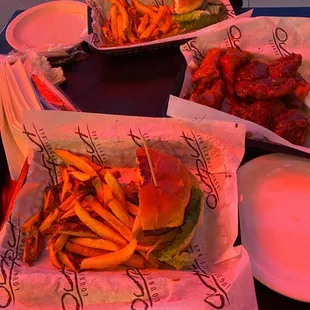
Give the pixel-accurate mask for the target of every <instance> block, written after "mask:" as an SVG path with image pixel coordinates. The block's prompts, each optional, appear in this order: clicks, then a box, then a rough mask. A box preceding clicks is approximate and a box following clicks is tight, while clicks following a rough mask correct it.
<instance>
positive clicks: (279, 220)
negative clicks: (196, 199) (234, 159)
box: [238, 154, 310, 302]
mask: <svg viewBox="0 0 310 310" xmlns="http://www.w3.org/2000/svg"><path fill="white" fill-rule="evenodd" d="M238 182H239V184H238V186H239V212H240V228H241V238H242V243H243V245H244V247H245V248H246V250H247V251H248V253H249V256H250V259H251V263H252V269H253V275H254V277H255V278H256V279H258V280H259V281H261V282H262V283H263V284H265V285H266V286H268V287H269V288H271V289H273V290H275V291H276V292H278V293H280V294H282V295H285V296H288V297H290V298H293V299H297V300H301V301H305V302H310V160H308V159H302V158H298V157H293V156H288V155H283V154H271V155H266V156H262V157H258V158H256V159H254V160H252V161H250V162H248V163H246V164H245V165H244V166H242V167H241V168H240V169H239V171H238Z"/></svg>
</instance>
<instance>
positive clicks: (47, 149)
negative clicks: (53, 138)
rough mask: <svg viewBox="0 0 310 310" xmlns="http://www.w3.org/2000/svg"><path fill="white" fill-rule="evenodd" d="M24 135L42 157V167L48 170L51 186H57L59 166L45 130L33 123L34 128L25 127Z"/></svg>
mask: <svg viewBox="0 0 310 310" xmlns="http://www.w3.org/2000/svg"><path fill="white" fill-rule="evenodd" d="M23 134H24V135H26V136H27V138H28V139H29V140H30V141H31V142H32V143H33V144H34V145H35V146H36V150H37V152H38V153H39V154H40V157H41V165H42V166H43V167H44V168H45V169H47V171H48V174H49V176H50V186H53V185H56V184H57V183H58V176H57V167H58V166H59V164H58V163H57V156H56V154H55V153H54V151H53V147H52V145H51V143H50V142H49V140H48V138H47V135H46V134H45V132H44V130H43V128H37V127H36V126H35V124H34V123H32V128H27V127H26V126H25V125H23Z"/></svg>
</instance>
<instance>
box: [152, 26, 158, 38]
mask: <svg viewBox="0 0 310 310" xmlns="http://www.w3.org/2000/svg"><path fill="white" fill-rule="evenodd" d="M158 34H159V28H155V29H154V31H153V32H152V34H151V38H155V37H157V36H158Z"/></svg>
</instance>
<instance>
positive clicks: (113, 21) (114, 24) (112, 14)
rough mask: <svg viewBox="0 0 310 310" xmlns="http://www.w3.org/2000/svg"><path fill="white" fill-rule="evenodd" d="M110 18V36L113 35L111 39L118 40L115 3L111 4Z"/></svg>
mask: <svg viewBox="0 0 310 310" xmlns="http://www.w3.org/2000/svg"><path fill="white" fill-rule="evenodd" d="M110 18H111V30H112V36H113V39H114V40H115V41H117V42H118V27H117V7H116V5H115V4H112V5H111V8H110Z"/></svg>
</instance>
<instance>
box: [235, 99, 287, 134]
mask: <svg viewBox="0 0 310 310" xmlns="http://www.w3.org/2000/svg"><path fill="white" fill-rule="evenodd" d="M284 109H285V106H284V103H283V102H281V101H279V100H277V99H275V100H256V101H254V102H253V103H251V104H246V103H244V102H241V103H240V104H238V105H234V107H233V109H232V114H233V115H235V116H238V117H240V118H243V119H246V120H248V121H251V122H254V123H256V124H258V125H261V126H264V127H266V128H270V127H271V120H272V118H273V116H274V114H276V113H278V112H279V111H282V110H284Z"/></svg>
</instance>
